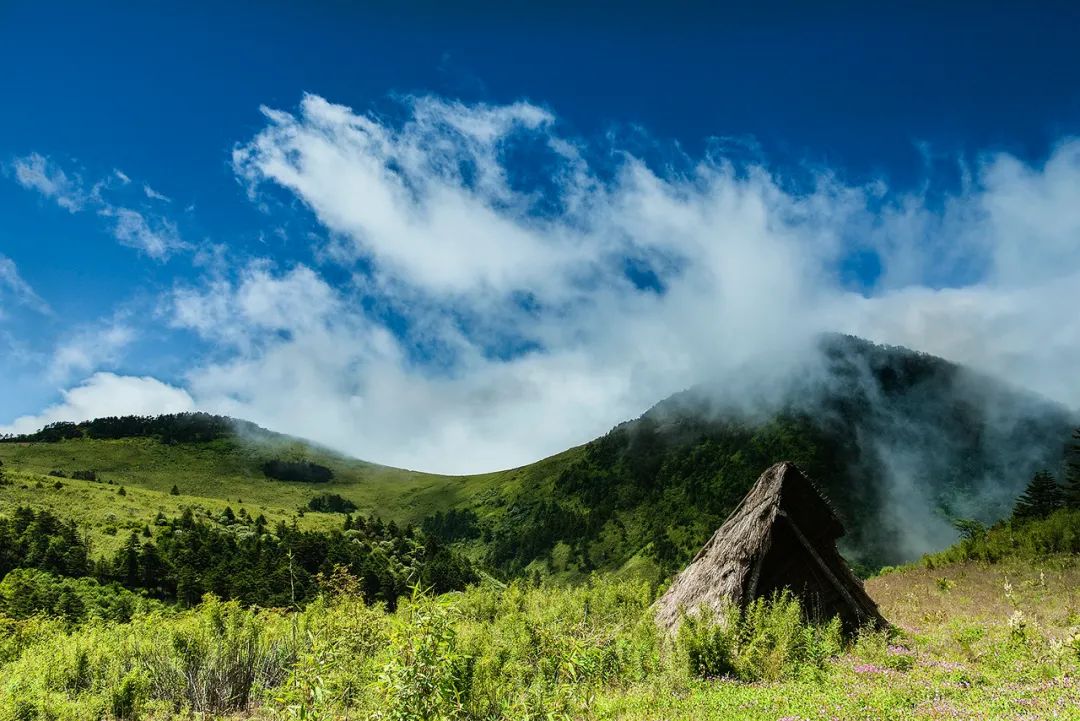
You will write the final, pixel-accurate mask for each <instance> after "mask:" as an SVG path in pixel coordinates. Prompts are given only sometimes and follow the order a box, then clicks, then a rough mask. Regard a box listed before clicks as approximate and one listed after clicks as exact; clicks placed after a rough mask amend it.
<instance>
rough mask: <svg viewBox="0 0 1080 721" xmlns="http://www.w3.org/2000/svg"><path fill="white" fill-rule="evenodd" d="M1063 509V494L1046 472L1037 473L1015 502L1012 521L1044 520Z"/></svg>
mask: <svg viewBox="0 0 1080 721" xmlns="http://www.w3.org/2000/svg"><path fill="white" fill-rule="evenodd" d="M1064 507H1065V493H1064V491H1063V489H1062V488H1061V486H1059V485H1058V483H1057V481H1056V480H1054V477H1053V476H1052V475H1050V473H1048V472H1047V471H1038V472H1036V473H1035V475H1034V476H1032V478H1031V482H1030V483H1028V485H1027V488H1026V489H1025V490H1024V493H1023V495H1021V496H1020V498H1018V499H1017V500H1016V507H1015V508H1014V509H1013V519H1014V520H1018V521H1026V520H1031V519H1037V518H1046V517H1047V516H1049V515H1050V514H1051V513H1053V512H1054V511H1057V510H1059V509H1061V508H1064Z"/></svg>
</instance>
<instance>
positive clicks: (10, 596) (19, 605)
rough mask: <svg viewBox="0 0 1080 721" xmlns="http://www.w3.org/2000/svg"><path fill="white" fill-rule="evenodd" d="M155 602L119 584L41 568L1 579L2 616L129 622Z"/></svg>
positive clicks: (75, 622)
mask: <svg viewBox="0 0 1080 721" xmlns="http://www.w3.org/2000/svg"><path fill="white" fill-rule="evenodd" d="M154 605H155V604H154V603H153V602H152V601H149V600H148V599H146V598H143V597H141V596H139V595H138V594H135V593H132V592H131V591H128V590H126V589H124V588H122V587H121V586H119V585H118V584H101V583H98V581H96V580H95V579H92V578H77V579H75V578H58V577H57V576H54V575H52V574H50V573H46V572H44V571H39V570H37V569H29V568H23V569H16V570H14V571H11V572H10V573H8V574H7V575H6V576H5V577H4V579H3V580H2V581H0V615H4V616H8V617H9V618H13V619H27V618H31V617H33V616H36V615H39V614H42V615H45V616H49V617H54V618H60V619H63V620H64V621H66V622H68V623H69V624H77V623H81V622H84V621H86V620H88V619H102V620H109V621H129V620H131V618H132V616H134V615H135V614H136V613H138V612H140V611H145V610H147V609H149V608H152V607H154Z"/></svg>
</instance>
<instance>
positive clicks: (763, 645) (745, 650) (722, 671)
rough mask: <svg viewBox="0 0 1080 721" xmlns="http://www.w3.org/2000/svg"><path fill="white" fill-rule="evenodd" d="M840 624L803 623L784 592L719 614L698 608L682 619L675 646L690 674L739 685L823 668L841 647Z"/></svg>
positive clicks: (798, 607)
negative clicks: (725, 679)
mask: <svg viewBox="0 0 1080 721" xmlns="http://www.w3.org/2000/svg"><path fill="white" fill-rule="evenodd" d="M843 645H844V644H843V637H842V633H841V627H840V620H839V619H838V618H834V619H833V620H832V621H830V622H829V623H827V624H816V623H812V622H808V621H806V620H805V617H804V614H803V610H802V607H801V605H800V604H799V601H798V599H797V598H795V597H794V596H793V595H791V594H790V593H788V592H786V591H785V592H783V593H781V594H779V595H776V596H773V597H772V598H771V599H767V600H766V599H762V598H759V599H756V600H754V601H752V602H751V603H750V604H749V605H748V606H747V607H746V608H745V609H741V610H740V609H738V608H735V607H728V608H726V609H724V610H723V611H722V612H721V613H720V614H714V613H711V612H709V611H708V610H703V611H702V612H700V613H699V614H696V615H688V616H685V617H684V618H683V619H682V621H681V623H680V627H679V633H678V637H677V646H678V647H679V648H680V649H681V650H682V652H683V654H684V655H685V658H686V662H687V664H688V669H689V671H690V673H692V674H693V675H695V676H699V677H702V678H715V677H724V676H728V677H734V678H737V679H740V680H743V681H757V680H768V681H774V680H778V679H782V678H793V677H796V676H798V675H800V674H801V673H803V672H805V671H816V670H820V669H822V668H824V667H825V663H826V661H828V660H829V659H830V658H832V657H833V656H836V655H837V654H839V653H840V651H841V650H842V649H843Z"/></svg>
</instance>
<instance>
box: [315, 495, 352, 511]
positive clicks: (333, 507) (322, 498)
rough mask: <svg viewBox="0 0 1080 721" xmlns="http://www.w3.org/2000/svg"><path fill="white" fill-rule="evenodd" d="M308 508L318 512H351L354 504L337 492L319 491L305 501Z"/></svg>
mask: <svg viewBox="0 0 1080 721" xmlns="http://www.w3.org/2000/svg"><path fill="white" fill-rule="evenodd" d="M307 507H308V510H311V511H317V512H319V513H352V512H353V511H355V510H356V504H355V503H353V502H352V501H350V500H349V499H347V498H343V497H342V496H341V495H339V494H337V493H320V494H319V495H317V496H315V497H314V498H312V499H311V500H310V501H308V502H307Z"/></svg>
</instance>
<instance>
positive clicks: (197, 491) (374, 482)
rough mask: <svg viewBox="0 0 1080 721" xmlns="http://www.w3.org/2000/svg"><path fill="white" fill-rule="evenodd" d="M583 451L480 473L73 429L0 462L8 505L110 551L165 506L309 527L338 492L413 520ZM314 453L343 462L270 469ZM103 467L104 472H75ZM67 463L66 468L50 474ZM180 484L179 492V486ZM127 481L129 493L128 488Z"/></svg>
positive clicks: (269, 441) (389, 515) (12, 449)
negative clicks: (322, 478) (297, 473)
mask: <svg viewBox="0 0 1080 721" xmlns="http://www.w3.org/2000/svg"><path fill="white" fill-rule="evenodd" d="M578 452H579V451H577V450H570V451H567V452H566V453H563V454H560V455H559V456H555V457H553V458H551V459H547V460H546V461H543V462H541V463H540V464H536V465H534V466H530V467H527V468H523V469H515V470H510V471H502V472H498V473H490V474H483V475H474V476H439V475H433V474H427V473H418V472H413V471H406V470H402V469H397V468H388V467H385V466H378V465H374V464H371V463H365V462H363V461H358V460H354V459H349V458H346V457H343V456H341V455H339V454H335V453H333V452H331V451H327V450H325V449H320V448H318V447H317V446H314V445H313V444H310V443H306V442H303V441H300V440H297V439H292V438H288V437H285V436H276V435H269V434H268V435H266V436H262V437H258V438H255V439H246V438H244V437H241V436H230V437H226V438H219V439H215V440H211V441H202V442H191V443H177V444H166V443H162V442H161V441H159V440H158V439H156V438H123V439H92V438H78V439H65V440H61V441H56V442H9V443H0V462H2V463H3V469H4V472H5V475H6V477H7V479H8V480H9V483H8V484H6V485H3V486H0V514H2V513H3V512H4V511H10V510H11V509H13V508H15V507H18V506H20V505H26V506H31V507H34V508H46V509H49V510H51V511H53V512H54V513H57V514H58V515H60V516H62V517H65V518H71V519H74V520H76V521H77V522H78V523H79V525H80V526H81V527H82V528H83V529H84V530H85V531H86V532H87V533H89V534H90V535H91V537H92V538H93V540H94V542H95V547H96V548H97V549H98V550H100V551H102V552H111V551H112V550H114V549H115V547H116V546H117V544H118V543H119V542H120V541H119V539H122V538H123V537H124V535H125V531H127V530H132V529H134V530H140V529H142V528H143V526H144V525H146V524H148V523H150V524H152V522H153V519H154V518H155V516H156V515H157V514H158V513H159V512H161V513H164V514H165V515H166V516H173V515H179V514H180V513H181V512H182V511H183V509H184V508H187V507H192V508H195V509H200V510H202V511H205V512H206V513H207V514H208V515H213V516H216V515H218V514H220V513H221V512H222V511H223V510H224V509H225V508H226V507H231V508H232V509H233V510H234V511H237V512H238V511H239V510H240V509H241V508H244V509H246V510H247V511H248V513H249V514H250V515H251V516H253V517H254V516H257V515H259V514H263V515H264V516H266V518H267V519H268V520H270V521H277V520H290V521H291V520H292V519H293V518H296V519H297V522H298V523H299V525H300V526H301V527H305V528H329V527H338V526H340V525H341V516H340V515H339V514H327V513H315V512H311V511H307V512H304V513H303V515H302V516H299V512H300V509H302V508H304V507H305V506H306V505H307V503H308V502H309V501H310V500H311V499H312V498H314V497H316V496H318V495H320V494H325V493H334V494H338V495H340V496H342V497H344V498H346V499H348V500H350V501H352V502H353V503H355V504H356V506H357V509H358V512H359V513H361V514H363V515H370V514H376V515H378V516H380V517H381V518H383V519H384V520H386V521H396V522H397V523H399V524H402V525H405V524H409V523H414V524H415V523H420V522H421V521H422V520H423V519H424V518H426V517H427V516H429V515H431V514H433V513H435V512H436V511H438V510H444V509H447V508H453V507H457V506H464V505H472V504H475V503H477V501H478V500H479V501H483V500H484V499H491V500H492V502H491V504H490V505H491V506H492V507H493V508H495V507H497V506H498V505H499V504H498V499H499V498H502V497H503V496H504V495H505V494H508V493H515V492H518V490H519V489H520V488H521V487H522V485H523V484H531V483H533V482H534V479H536V478H538V477H539V478H540V480H541V482H542V481H543V480H544V479H547V478H550V477H551V476H552V475H553V474H555V473H557V472H558V469H560V468H561V467H562V466H563V465H564V464H566V463H568V462H570V461H571V460H572V459H573V458H574V457H575V455H576V454H577V453H578ZM274 458H296V459H305V460H308V461H311V462H314V463H317V464H319V465H323V466H326V467H328V468H330V469H331V470H332V471H333V479H332V480H331V481H329V482H327V483H300V482H289V481H281V480H277V479H273V478H268V477H267V476H266V475H265V474H264V473H263V471H262V469H261V466H262V464H263V463H265V462H266V461H267V460H269V459H274ZM79 471H93V472H94V473H95V474H96V476H97V479H98V480H96V481H89V480H79V479H76V478H72V477H71V476H72V474H73V473H76V472H79ZM50 472H59V473H62V474H63V476H64V477H60V476H52V475H49V474H50ZM174 486H175V487H176V489H177V491H178V492H179V493H178V494H177V495H173V494H172V493H171V491H172V489H173V487H174ZM120 488H123V489H124V494H125V495H123V496H121V495H119V494H118V492H119V490H120Z"/></svg>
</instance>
